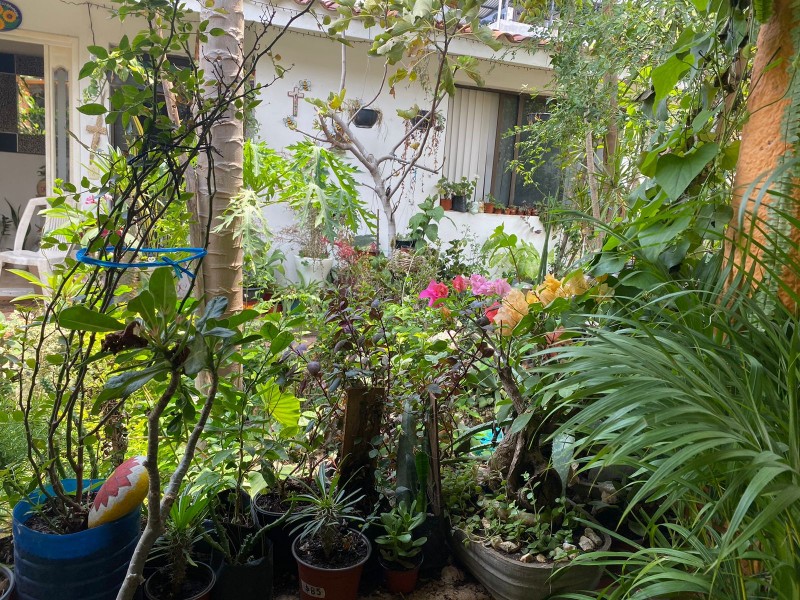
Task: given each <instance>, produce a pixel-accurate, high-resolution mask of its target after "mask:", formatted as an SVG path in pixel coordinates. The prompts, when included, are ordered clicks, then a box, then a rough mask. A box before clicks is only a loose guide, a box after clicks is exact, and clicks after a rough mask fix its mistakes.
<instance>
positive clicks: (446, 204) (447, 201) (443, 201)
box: [439, 198, 453, 210]
mask: <svg viewBox="0 0 800 600" xmlns="http://www.w3.org/2000/svg"><path fill="white" fill-rule="evenodd" d="M439 205H440V206H441V207H442V208H443V209H445V210H453V199H452V198H439Z"/></svg>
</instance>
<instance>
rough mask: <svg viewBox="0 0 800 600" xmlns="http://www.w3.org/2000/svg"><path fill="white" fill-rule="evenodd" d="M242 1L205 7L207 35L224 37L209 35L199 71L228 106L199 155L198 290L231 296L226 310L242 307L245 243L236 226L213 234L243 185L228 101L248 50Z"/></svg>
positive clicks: (240, 135) (213, 95) (237, 129)
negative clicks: (204, 250) (200, 252)
mask: <svg viewBox="0 0 800 600" xmlns="http://www.w3.org/2000/svg"><path fill="white" fill-rule="evenodd" d="M242 1H243V0H215V2H214V6H213V8H212V9H203V11H202V18H203V19H207V20H208V22H209V26H208V31H211V30H213V29H216V28H219V29H221V30H222V31H223V32H224V33H223V34H222V35H219V36H209V37H208V41H207V42H205V43H204V44H203V45H202V46H201V48H200V68H201V69H202V70H203V71H204V72H205V78H206V80H207V81H208V84H207V85H206V88H205V95H206V98H207V99H209V100H211V101H212V102H218V101H219V100H217V98H222V99H224V101H225V102H227V103H229V106H228V108H227V109H226V110H225V112H224V113H223V114H222V115H221V116H220V117H219V118H218V119H217V121H216V123H214V124H213V126H212V127H211V136H210V148H209V150H208V152H203V153H201V154H200V157H199V160H198V166H197V171H198V182H197V192H196V195H195V202H194V204H193V206H192V210H193V212H194V213H195V214H194V217H195V220H196V223H195V226H194V227H193V228H192V242H193V244H195V245H198V246H204V247H207V249H208V254H207V256H206V257H205V259H204V260H203V265H202V268H201V269H200V277H201V278H200V280H199V284H200V292H201V293H202V294H203V295H204V296H205V298H206V299H209V298H213V297H216V296H225V297H227V298H228V311H229V312H233V311H237V310H241V308H242V245H241V240H240V239H238V237H237V236H236V235H234V232H235V230H236V228H237V226H238V224H237V223H233V224H232V225H231V227H229V228H226V229H225V230H223V231H220V232H214V231H213V230H214V229H215V228H216V227H217V225H218V224H219V217H220V216H221V215H222V213H223V212H224V211H225V209H226V208H227V206H228V203H229V202H230V200H231V198H232V197H234V196H235V195H236V194H238V193H239V191H240V190H241V187H242V160H243V157H242V153H243V147H244V124H243V122H242V120H241V119H239V118H237V116H236V108H235V106H234V105H233V103H231V102H230V98H231V97H232V96H234V95H236V94H239V93H240V91H241V89H242V88H241V86H240V83H241V77H242V72H243V60H244V59H243V46H244V10H243V5H242Z"/></svg>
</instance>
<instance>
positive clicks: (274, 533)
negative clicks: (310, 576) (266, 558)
mask: <svg viewBox="0 0 800 600" xmlns="http://www.w3.org/2000/svg"><path fill="white" fill-rule="evenodd" d="M258 498H259V496H258V495H257V496H256V497H255V498H254V499H253V504H252V512H253V519H254V520H255V522H256V526H257V527H259V528H260V527H265V526H267V525H273V526H272V528H271V529H269V530H267V533H266V534H265V535H266V537H267V538H268V539H269V541H270V542H272V546H271V548H270V551H271V552H272V556H273V560H272V562H273V565H274V570H275V571H276V572H278V573H284V572H286V571H287V570H288V571H295V570H296V569H297V564H296V563H295V561H294V557H293V556H292V542H293V541H294V539H295V538H296V537H297V535H292V530H293V529H294V528H295V527H297V525H298V523H288V522H286V521H284V522H283V523H281V524H280V525H278V526H275V525H274V523H275V522H276V521H278V520H279V519H280V518H281V517H283V515H284V513H279V512H272V511H269V510H264V509H263V508H260V507H259V506H258Z"/></svg>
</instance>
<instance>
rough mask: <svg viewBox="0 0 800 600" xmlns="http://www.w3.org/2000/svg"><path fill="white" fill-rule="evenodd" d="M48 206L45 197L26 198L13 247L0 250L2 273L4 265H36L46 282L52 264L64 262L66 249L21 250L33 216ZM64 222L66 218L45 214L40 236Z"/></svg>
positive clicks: (41, 277) (0, 271) (40, 276)
mask: <svg viewBox="0 0 800 600" xmlns="http://www.w3.org/2000/svg"><path fill="white" fill-rule="evenodd" d="M48 206H49V205H48V203H47V198H31V199H30V200H28V204H27V205H26V206H25V210H24V211H22V216H21V217H20V218H19V225H18V227H17V235H16V236H15V237H14V249H13V250H6V251H5V252H0V273H2V271H3V267H4V266H5V265H14V266H17V267H36V270H37V272H38V275H39V279H41V280H42V281H43V282H46V281H47V277H48V276H49V275H50V273H51V272H52V270H53V266H54V265H56V264H58V263H61V262H64V259H65V258H66V257H67V254H68V253H69V251H68V250H59V249H58V248H47V249H44V250H41V249H40V250H23V248H22V246H23V244H24V243H25V234H26V233H27V231H28V227H29V226H30V224H31V220H32V219H33V216H34V215H35V214H38V213H39V211H41V210H42V209H45V208H47V207H48ZM66 223H67V219H54V218H52V217H48V216H45V219H44V226H43V227H42V237H44V236H45V235H46V234H47V233H49V232H51V231H53V230H55V229H59V228H61V227H63V226H64V225H66Z"/></svg>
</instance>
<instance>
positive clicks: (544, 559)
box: [536, 554, 547, 563]
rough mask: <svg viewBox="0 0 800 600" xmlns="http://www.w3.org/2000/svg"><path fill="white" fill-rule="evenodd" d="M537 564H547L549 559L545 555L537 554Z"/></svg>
mask: <svg viewBox="0 0 800 600" xmlns="http://www.w3.org/2000/svg"><path fill="white" fill-rule="evenodd" d="M536 562H540V563H546V562H547V557H546V556H545V555H544V554H537V555H536Z"/></svg>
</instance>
